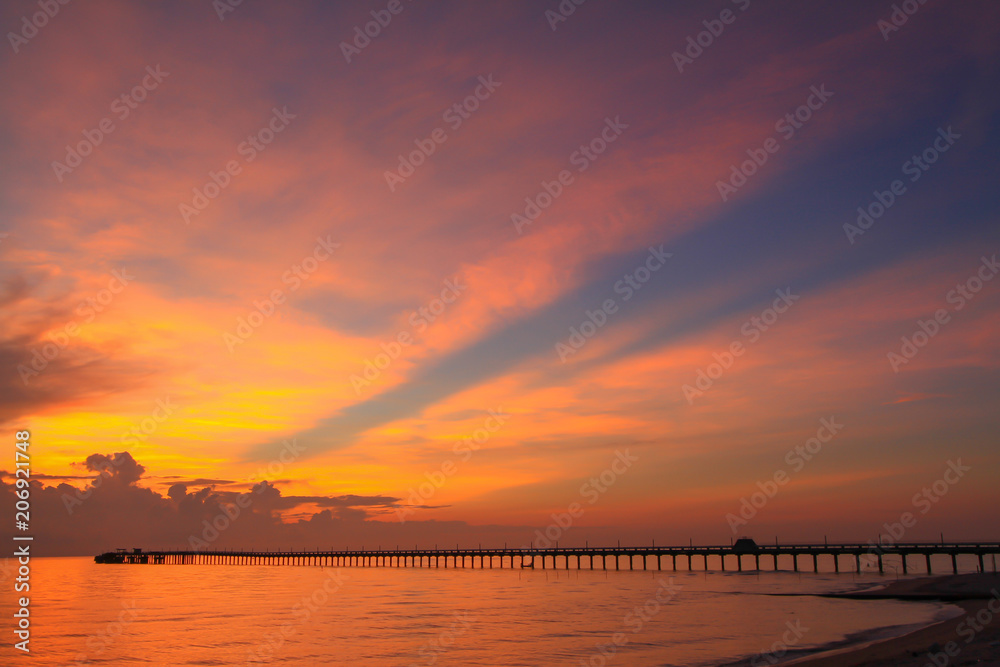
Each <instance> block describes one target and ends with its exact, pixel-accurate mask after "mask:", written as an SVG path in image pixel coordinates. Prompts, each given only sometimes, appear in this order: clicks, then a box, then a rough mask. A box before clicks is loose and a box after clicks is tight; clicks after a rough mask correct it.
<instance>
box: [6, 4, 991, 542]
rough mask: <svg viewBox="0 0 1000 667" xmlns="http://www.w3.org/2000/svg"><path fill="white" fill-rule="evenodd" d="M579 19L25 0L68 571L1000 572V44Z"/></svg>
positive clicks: (825, 14) (51, 457) (54, 438)
mask: <svg viewBox="0 0 1000 667" xmlns="http://www.w3.org/2000/svg"><path fill="white" fill-rule="evenodd" d="M903 4H905V5H907V7H909V8H911V9H913V8H914V7H917V6H918V5H917V3H916V2H915V1H914V2H912V5H913V7H910V4H911V3H903ZM562 6H563V7H575V10H574V11H573V12H572V13H571V14H568V15H563V14H560V13H559V11H560V10H559V7H560V5H559V4H558V3H557V2H556V0H551V1H550V2H543V3H508V2H477V3H465V2H457V1H455V2H433V3H432V2H422V1H418V2H410V1H409V0H400V1H399V2H396V1H393V2H370V3H322V2H296V3H265V2H260V1H259V0H246V1H245V2H243V3H242V4H239V5H235V4H233V5H232V6H231V5H230V4H229V3H228V2H226V0H219V1H218V2H216V3H214V4H213V3H212V2H210V1H209V0H192V1H190V2H182V3H176V2H149V3H128V2H113V1H109V0H108V1H105V0H99V1H97V2H86V3H84V2H71V3H69V4H66V5H59V9H58V13H56V14H55V15H54V16H52V17H51V18H47V19H46V21H45V22H42V23H43V25H42V26H41V27H40V28H34V27H33V26H31V25H29V24H27V23H25V21H29V22H30V18H29V19H25V18H24V17H31V15H32V14H34V13H37V12H39V11H40V10H39V8H38V4H37V3H34V2H27V1H16V2H8V3H4V5H3V8H2V10H0V26H2V27H3V29H4V30H3V32H4V33H5V34H7V33H9V34H8V36H7V40H6V41H7V44H5V45H4V47H3V49H2V53H3V55H2V56H0V80H2V81H3V91H4V92H3V94H2V95H0V114H2V121H3V122H2V123H0V146H2V149H0V151H2V152H0V174H2V180H0V188H2V199H0V258H2V269H0V305H2V312H3V315H2V319H0V358H2V361H3V368H4V372H3V374H2V375H0V378H2V385H0V396H2V401H0V423H2V426H3V428H2V431H3V433H4V437H3V439H4V441H5V442H7V443H9V447H8V451H9V452H12V451H13V443H14V436H13V433H14V432H15V431H16V430H19V429H28V430H30V431H31V433H32V455H33V458H32V471H33V476H34V478H35V480H36V481H37V482H38V485H37V486H36V494H35V503H36V505H35V507H34V509H35V512H36V514H37V516H36V524H37V525H38V527H39V528H38V530H39V534H40V537H39V538H38V539H39V549H40V550H42V551H44V552H47V553H60V554H61V553H67V554H68V553H73V554H77V553H78V554H81V555H86V554H90V553H92V552H95V550H97V551H103V550H106V549H110V548H113V547H119V546H149V547H153V546H182V545H187V544H189V537H190V536H191V535H201V534H202V528H201V527H202V526H203V525H204V524H203V521H205V520H208V521H211V520H212V518H213V517H215V516H217V515H218V514H219V511H220V510H219V503H220V502H222V503H223V504H224V505H225V504H226V503H231V502H235V500H234V499H235V498H236V497H237V494H239V493H242V492H246V491H248V490H250V489H252V488H253V489H255V490H256V491H257V493H256V494H251V496H250V497H252V498H254V499H255V500H254V502H253V504H252V505H251V506H250V507H249V509H247V510H246V512H245V514H246V515H248V516H244V517H243V518H241V519H237V520H235V521H234V522H233V526H232V527H231V528H230V529H228V530H226V531H223V533H222V534H221V535H220V536H219V537H218V539H217V541H215V542H214V545H217V546H224V547H232V546H268V544H267V543H268V542H269V541H271V540H277V539H282V540H287V541H288V542H289V543H293V544H296V545H306V546H316V545H322V546H336V547H342V546H361V542H359V541H363V540H367V541H368V542H367V544H371V546H375V542H378V543H380V544H382V545H386V544H392V545H395V544H396V542H399V541H405V542H406V543H409V544H413V543H421V544H423V545H433V544H434V543H435V542H438V541H441V542H449V543H455V542H465V543H467V544H474V543H476V542H482V543H484V544H486V543H490V544H496V543H502V542H504V541H510V542H512V543H518V544H520V543H527V542H528V541H529V540H531V539H532V535H533V534H535V533H534V531H535V530H536V529H541V530H545V528H546V527H547V526H549V525H550V524H552V523H553V522H554V521H555V519H553V518H552V514H553V513H555V514H557V515H559V513H563V512H566V511H567V508H568V507H569V506H570V505H571V504H572V503H580V504H581V506H582V507H583V512H582V515H581V516H578V517H575V518H574V519H573V527H572V528H571V529H568V530H563V529H562V528H561V529H560V530H559V531H556V532H560V533H561V534H562V536H561V537H560V539H562V540H564V541H565V542H566V543H571V542H575V541H579V542H583V541H584V540H585V539H590V540H591V541H592V543H593V541H595V540H596V541H599V542H609V543H611V542H613V540H616V539H621V540H622V542H623V543H625V542H630V543H648V541H649V540H650V539H656V540H657V542H658V543H660V542H661V541H662V543H664V544H666V543H671V542H674V543H687V542H688V540H689V539H693V540H695V542H699V541H700V542H707V543H728V541H729V540H730V539H731V538H733V537H734V536H739V535H751V536H754V537H756V538H757V539H758V540H759V541H761V540H763V541H773V539H774V537H775V536H778V537H779V538H781V539H783V540H786V541H800V540H801V541H810V540H822V539H823V537H824V535H826V536H829V538H830V539H831V540H833V539H840V540H859V541H867V540H869V539H873V538H876V537H877V535H878V534H879V533H880V532H885V529H884V528H883V524H884V523H885V522H889V523H892V522H894V521H898V520H899V517H900V515H901V514H902V513H904V512H907V511H910V512H913V513H914V514H916V515H918V522H917V525H916V526H914V527H913V528H912V529H910V530H909V531H908V533H907V535H906V538H905V539H907V540H920V539H935V540H937V539H939V533H941V532H943V533H944V534H945V538H946V539H980V538H982V539H987V538H992V539H996V534H995V527H996V525H997V507H998V501H1000V491H998V488H1000V486H998V482H1000V477H998V470H1000V450H998V448H997V432H998V428H1000V409H998V408H1000V373H998V369H1000V345H998V342H997V331H998V330H1000V309H998V306H1000V280H992V278H993V277H994V275H995V274H996V273H997V272H998V271H1000V265H997V264H996V260H997V256H998V253H1000V225H998V221H1000V187H998V184H997V174H998V173H1000V172H998V155H1000V136H998V120H1000V119H998V110H1000V93H998V91H1000V86H998V81H1000V76H998V74H1000V72H998V67H1000V39H998V35H997V32H998V30H997V26H998V25H1000V6H998V5H997V4H995V3H991V2H985V1H983V2H961V3H944V2H929V3H926V4H923V5H919V7H918V8H917V9H916V11H915V12H914V13H912V14H906V13H905V12H903V13H897V14H896V15H895V21H896V23H893V20H894V18H893V14H894V9H893V7H894V5H893V3H891V2H888V1H886V2H875V3H872V2H867V1H865V2H862V1H846V2H845V1H844V0H837V1H833V0H829V1H823V2H813V3H792V2H778V3H765V2H762V1H760V0H752V1H751V0H732V1H730V0H719V1H718V2H714V3H694V2H671V3H662V2H652V1H651V2H624V3H617V2H606V1H601V0H590V1H589V2H586V3H584V4H582V5H579V6H576V5H574V4H572V3H571V2H569V1H568V0H567V1H566V2H563V3H562ZM390 10H394V12H393V11H390ZM547 11H548V12H549V13H548V14H547V13H546V12H547ZM373 12H374V14H373ZM386 17H389V18H386ZM904 19H905V22H904ZM377 21H381V22H382V23H384V25H380V24H379V23H377ZM39 22H41V21H39ZM366 24H370V25H368V27H367V29H368V30H369V31H370V33H374V34H375V36H374V37H368V36H365V35H364V31H365V29H366V27H365V26H366ZM26 26H27V27H26ZM356 28H357V30H356ZM713 31H714V32H717V33H718V34H717V35H716V34H712V33H713ZM699 33H702V34H701V35H699ZM11 35H14V37H11ZM358 35H361V37H359V36H358ZM689 37H690V38H691V40H690V41H689V39H688V38H689ZM699 40H701V42H700V45H699ZM705 44H707V46H706V45H705ZM789 114H790V115H789ZM796 114H798V116H797V117H796ZM428 153H429V154H428ZM411 156H412V157H411ZM755 158H756V160H757V162H753V160H754V159H755ZM914 158H916V161H914ZM748 161H749V162H748ZM746 174H749V175H746ZM894 181H898V183H896V185H895V186H894V185H893V183H894ZM894 187H895V192H893V189H894ZM890 201H891V203H890ZM859 207H861V208H862V213H865V214H866V215H867V216H870V217H865V216H862V217H861V219H860V221H859ZM588 313H589V315H588ZM935 318H937V319H935ZM921 322H923V325H921ZM585 323H586V324H585ZM922 326H923V328H921V327H922ZM925 331H926V332H933V334H934V335H933V336H931V335H927V334H925V333H924V332H925ZM904 338H905V339H906V341H907V342H904V340H903V339H904ZM911 342H912V344H913V347H912V348H911V347H909V345H910V344H911ZM734 344H735V350H736V351H737V352H738V354H736V355H732V356H729V355H731V354H732V350H733V349H734ZM713 364H718V365H716V366H713ZM723 366H727V367H726V368H723ZM710 376H714V377H710ZM821 420H826V421H825V422H824V421H821ZM831 420H832V423H834V424H837V425H842V427H841V426H837V427H836V428H834V429H833V430H834V431H836V432H835V433H831V432H830V429H829V428H828V427H826V426H823V425H824V424H827V425H828V424H830V423H831ZM477 429H478V431H477ZM821 429H824V430H821ZM818 431H819V433H820V435H821V436H822V437H823V439H824V440H826V442H823V443H820V442H819V441H818V440H817V441H813V443H812V444H811V445H807V441H808V440H809V439H810V438H814V437H817V433H818ZM831 436H832V437H831ZM470 438H472V439H473V440H472V441H471V442H470V440H469V439H470ZM476 438H478V440H479V442H478V443H477V442H476V441H475V439H476ZM820 444H821V447H818V445H820ZM810 446H811V447H812V448H813V450H814V451H813V453H809V452H808V449H807V450H806V455H807V456H808V457H809V458H808V460H807V459H806V458H804V457H803V456H802V448H803V447H810ZM797 447H798V448H799V452H798V453H795V450H796V448H797ZM790 451H791V452H793V453H792V454H788V452H790ZM113 455H114V456H116V457H117V458H114V459H108V458H107V457H112V456H113ZM12 459H13V455H12V454H10V455H9V456H7V458H6V459H5V460H7V461H11V462H12ZM109 460H113V461H115V462H117V463H118V465H113V464H112V465H110V468H108V470H110V473H109V474H110V478H101V479H100V481H99V482H97V488H94V487H93V486H92V485H93V484H94V483H95V481H94V480H95V477H96V476H97V474H98V472H99V471H100V470H101V466H102V462H104V463H107V462H108V461H109ZM616 460H617V461H619V463H617V464H615V461H616ZM959 460H960V463H957V462H959ZM949 462H951V463H953V464H956V465H958V466H960V467H961V469H962V473H961V476H960V477H956V475H957V473H954V472H952V473H949V474H948V475H947V480H948V481H947V482H945V483H944V485H943V486H942V485H941V484H939V485H938V487H937V490H938V492H937V494H935V493H934V492H933V490H932V492H931V495H932V496H933V502H931V501H930V500H929V499H927V496H920V494H921V493H923V489H925V488H929V489H933V488H934V487H933V484H934V483H935V482H936V481H938V480H942V479H945V478H946V477H945V473H946V471H947V470H949V467H950V463H949ZM613 464H614V465H613ZM965 468H968V469H967V470H966V469H965ZM0 470H8V472H7V473H5V474H4V483H3V486H2V487H0V489H2V491H3V493H2V495H3V497H4V498H5V499H10V498H12V487H11V482H12V475H11V473H10V472H9V471H11V470H13V467H12V463H10V464H0ZM609 470H610V471H612V472H610V473H609V472H608V471H609ZM952 470H954V467H952ZM602 473H604V477H603V479H604V483H601V482H600V481H598V482H597V483H594V482H590V481H588V480H591V479H597V480H601V479H602V477H601V476H602ZM776 473H777V474H779V477H781V476H782V474H783V475H786V476H787V477H782V479H784V480H785V483H782V484H781V485H780V486H777V491H776V493H774V494H773V495H774V497H773V498H769V499H767V501H766V503H764V504H763V506H762V507H761V508H759V510H757V512H756V514H755V515H754V516H752V517H750V518H747V520H746V525H741V526H739V527H738V529H737V530H734V529H733V528H732V526H731V524H732V521H731V519H727V514H732V515H738V513H739V512H740V509H741V500H742V499H743V498H750V496H751V494H753V493H755V492H758V491H761V488H762V487H769V481H771V480H774V479H775V475H776ZM608 480H612V481H613V484H610V485H607V481H608ZM262 482H266V483H264V484H262ZM435 482H436V483H435ZM758 482H759V483H760V484H758ZM255 484H256V485H257V486H254V485H255ZM422 484H423V485H424V486H423V487H422V488H423V490H424V491H421V485H422ZM942 488H944V489H945V490H946V493H943V494H942V493H940V490H941V489H942ZM74 489H80V490H83V493H82V494H81V496H74V495H73V494H74V493H75V490H74ZM427 491H430V492H429V493H428V492H427ZM761 492H762V493H763V491H761ZM69 497H77V499H78V500H79V501H80V502H77V503H74V502H68V501H67V500H66V499H67V498H69ZM81 497H82V499H81ZM921 498H923V500H921ZM592 499H593V502H591V500H592ZM4 502H5V504H4V507H5V508H9V507H13V500H10V502H7V500H5V501H4ZM924 507H926V508H927V511H926V512H924V511H923V508H924ZM4 511H5V512H6V511H8V510H7V509H5V510H4ZM744 518H746V517H744ZM401 519H402V520H401ZM241 522H242V524H241ZM8 523H9V522H8ZM9 530H10V528H9V527H8V525H7V524H5V525H4V527H3V531H9ZM4 534H7V533H6V532H5V533H4ZM394 540H395V541H394ZM43 545H44V546H43Z"/></svg>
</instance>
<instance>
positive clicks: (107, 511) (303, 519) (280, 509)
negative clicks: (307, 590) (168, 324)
mask: <svg viewBox="0 0 1000 667" xmlns="http://www.w3.org/2000/svg"><path fill="white" fill-rule="evenodd" d="M76 465H77V466H78V467H82V468H84V469H86V470H87V471H89V472H91V473H93V475H91V476H88V477H86V479H87V480H88V482H87V484H86V485H85V486H83V487H79V488H78V487H77V486H73V485H70V484H68V483H65V482H62V483H59V484H56V485H53V486H47V485H46V484H44V483H43V482H41V481H39V480H37V479H35V480H32V482H31V507H32V509H31V512H32V532H33V535H34V537H35V542H34V545H35V553H36V554H37V555H40V556H90V555H96V554H98V553H103V552H105V551H109V550H112V549H115V548H119V547H125V548H130V547H133V546H135V547H143V548H146V549H156V548H161V549H166V548H173V549H191V548H201V549H216V548H218V549H240V548H247V549H250V548H253V549H306V548H310V549H315V548H319V547H321V548H338V549H340V548H348V547H353V548H360V547H362V546H366V545H367V546H370V547H373V546H379V545H381V546H383V547H389V546H390V545H392V546H395V545H398V544H406V545H416V544H420V545H421V546H434V544H432V543H427V542H426V540H428V539H432V540H435V541H440V542H441V543H442V544H452V543H459V542H462V543H464V544H472V543H473V541H482V540H484V539H488V540H490V541H491V542H492V543H494V544H498V543H499V544H502V543H503V541H504V540H509V541H510V542H511V544H512V545H513V544H514V543H515V542H516V541H517V540H521V541H524V536H525V535H527V534H528V529H527V528H525V527H520V528H518V527H500V526H472V525H469V524H467V523H465V522H459V521H452V522H447V521H408V522H406V523H399V522H397V521H396V520H395V519H394V518H389V519H388V520H385V521H381V520H379V518H380V517H389V516H390V513H391V512H392V510H393V508H394V507H395V506H396V504H397V503H399V502H400V499H399V498H396V497H392V496H387V495H370V496H367V495H357V494H345V495H339V496H295V495H284V494H283V493H282V491H281V490H280V489H279V488H277V487H276V486H275V485H274V484H273V483H272V482H269V481H262V482H258V483H257V484H255V485H253V486H252V487H250V488H248V489H246V490H244V491H234V490H220V489H218V488H216V486H215V485H214V484H208V485H205V486H201V485H200V484H198V483H199V482H214V481H216V480H198V479H195V480H190V481H179V482H175V483H173V484H171V485H170V486H169V488H168V489H167V491H166V493H165V494H161V493H158V492H156V491H154V490H152V489H150V488H147V487H145V486H143V483H144V482H146V481H147V479H150V478H146V477H145V472H146V467H145V466H143V465H142V464H141V463H139V462H138V461H136V460H135V459H134V458H133V457H132V455H131V454H129V453H128V452H114V453H111V454H101V453H94V454H91V455H90V456H88V457H87V458H86V459H85V460H84V461H83V462H81V463H78V464H76ZM223 481H224V480H223ZM199 487H200V488H199ZM14 490H15V488H14V484H13V483H12V479H11V475H10V474H9V473H8V474H4V475H2V476H0V502H2V503H3V506H5V507H13V506H14V502H15V496H14ZM393 516H394V515H393ZM7 530H9V528H8V529H7ZM430 535H433V537H428V536H430ZM5 538H6V539H9V537H8V536H5Z"/></svg>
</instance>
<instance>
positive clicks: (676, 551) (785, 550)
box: [94, 538, 1000, 574]
mask: <svg viewBox="0 0 1000 667" xmlns="http://www.w3.org/2000/svg"><path fill="white" fill-rule="evenodd" d="M997 554H1000V542H948V543H946V542H940V543H933V542H909V543H897V544H883V545H878V544H872V543H869V544H773V545H761V544H757V543H755V542H754V541H753V540H750V539H747V538H741V539H739V540H737V541H736V543H735V544H732V545H728V546H694V545H689V546H670V547H664V546H660V547H658V546H644V547H642V546H640V547H622V546H616V547H591V546H585V547H559V546H555V547H550V548H544V549H542V548H537V547H534V548H533V547H521V548H506V547H505V548H502V549H489V548H486V549H484V548H482V547H478V548H471V549H463V548H459V547H456V548H454V549H400V548H396V549H382V548H378V549H373V550H365V549H361V550H356V551H350V550H339V551H338V550H329V551H325V550H324V551H321V550H303V551H292V550H288V551H269V550H256V551H255V550H207V549H206V550H186V551H185V550H165V551H143V550H142V549H132V550H131V551H129V550H126V549H117V550H116V551H110V552H106V553H103V554H100V555H99V556H95V557H94V561H95V562H97V563H118V564H154V565H164V564H166V565H188V564H200V565H314V566H315V565H319V566H327V567H419V568H422V567H445V568H447V567H449V561H450V563H451V565H450V567H452V568H466V567H471V568H475V567H476V564H477V562H478V567H479V568H480V569H492V568H494V567H498V568H504V567H508V568H517V567H520V568H539V569H543V570H544V569H564V570H569V569H570V568H571V566H573V565H575V567H574V568H573V569H578V570H581V569H591V570H594V569H597V568H596V567H595V561H599V563H600V569H602V570H608V569H615V570H621V569H628V570H635V569H642V570H646V569H654V570H662V569H664V568H663V565H664V561H665V559H666V558H669V559H670V560H669V564H670V569H672V570H676V569H677V559H678V558H681V559H684V560H682V561H681V563H682V564H685V565H687V570H695V569H696V566H697V565H698V564H699V561H700V562H701V565H702V567H701V568H698V569H703V570H706V571H707V570H709V569H711V565H713V564H714V563H717V564H718V569H719V570H720V571H723V572H725V571H726V559H727V558H728V559H729V560H730V562H731V566H730V568H729V569H730V571H738V572H742V571H744V569H745V566H750V565H752V568H750V567H746V569H753V570H760V569H761V562H762V561H761V559H762V558H763V559H764V561H763V562H764V565H765V566H766V565H768V561H770V565H771V569H773V570H778V566H779V564H780V561H779V557H788V558H790V559H791V563H790V564H791V566H792V569H793V570H794V571H795V572H799V571H800V561H801V559H802V558H805V559H806V564H807V565H808V564H809V559H810V558H811V559H812V563H811V565H812V568H811V569H812V571H813V572H819V562H820V560H819V559H820V556H824V557H830V558H832V559H833V566H834V572H840V571H841V561H843V560H844V559H845V558H846V559H848V563H849V565H850V566H851V567H849V568H848V569H846V570H844V571H850V570H851V569H854V570H855V571H856V572H859V573H860V572H861V570H862V565H861V561H862V558H864V557H868V558H874V559H875V560H876V561H877V564H878V571H879V573H883V572H884V568H885V567H886V563H885V562H884V557H885V556H890V555H892V556H899V557H900V559H901V561H902V568H903V574H907V573H908V571H909V567H908V560H907V559H908V558H909V557H913V556H916V557H918V558H919V557H921V556H922V557H923V560H924V563H925V567H926V571H927V573H928V574H932V573H933V568H932V563H931V557H932V556H945V557H950V559H951V569H952V571H953V572H954V573H956V574H957V573H958V556H975V557H977V558H978V561H979V571H980V572H984V571H985V569H984V567H985V562H984V557H986V556H994V557H995V556H996V555H997ZM710 559H711V560H710ZM623 560H624V561H625V564H626V566H627V567H626V568H623V567H622V561H623ZM637 561H638V565H639V567H638V568H637V567H636V565H637ZM467 563H468V564H467ZM585 563H586V565H587V566H589V568H588V567H585ZM609 563H610V567H609ZM560 565H561V567H560ZM994 568H995V559H994Z"/></svg>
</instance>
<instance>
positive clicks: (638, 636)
mask: <svg viewBox="0 0 1000 667" xmlns="http://www.w3.org/2000/svg"><path fill="white" fill-rule="evenodd" d="M31 577H32V580H31V589H32V590H31V595H32V603H31V610H32V630H33V632H32V640H31V649H32V652H31V656H30V658H28V659H25V656H23V654H21V653H20V652H17V651H15V650H14V649H13V648H12V641H11V637H12V633H11V629H12V624H11V614H12V611H13V604H14V600H13V595H12V594H11V593H10V588H11V586H10V581H9V580H8V581H7V582H5V583H4V593H3V596H2V597H0V617H2V618H4V619H6V620H5V621H4V626H5V627H4V628H3V633H4V641H3V646H2V648H0V664H36V665H76V664H92V665H246V664H278V665H290V664H294V665H347V664H352V665H354V664H362V665H432V664H434V665H543V664H544V665H581V664H587V665H605V664H607V665H616V664H617V665H717V664H720V663H722V662H725V661H726V660H732V659H736V658H739V657H741V656H748V655H752V654H755V653H758V652H760V651H765V650H768V649H770V648H771V647H772V645H773V644H774V642H776V641H782V635H784V636H785V638H786V639H788V640H790V641H791V643H793V644H794V645H795V648H809V647H816V646H820V645H824V644H827V643H828V642H832V641H836V640H838V639H841V638H843V637H844V636H845V635H848V634H850V633H855V632H858V631H862V630H867V629H871V628H875V627H884V626H913V625H915V624H921V623H925V622H928V621H929V620H931V619H932V618H934V617H935V615H937V614H941V613H942V611H943V609H942V607H941V606H936V605H931V604H914V603H901V602H893V601H865V602H860V601H850V600H832V599H824V598H816V597H809V596H807V597H775V596H771V595H766V594H768V593H783V592H787V593H803V592H825V591H833V590H845V589H850V588H857V587H868V586H872V585H875V584H879V583H884V582H885V581H887V580H889V578H885V579H882V578H878V577H876V576H870V575H869V576H860V577H855V576H854V575H851V574H842V575H839V576H838V575H833V574H818V575H817V574H812V573H808V574H807V573H803V574H793V573H786V572H779V573H773V572H763V573H760V574H759V575H758V574H755V573H743V574H737V573H708V574H706V573H703V572H677V573H672V572H669V571H664V572H640V571H636V572H626V571H623V572H607V573H605V572H600V571H596V572H591V571H579V572H578V571H575V570H570V571H562V570H560V571H553V570H548V571H541V570H534V571H531V570H499V569H494V570H489V569H486V570H479V569H464V570H463V569H457V570H456V569H396V568H379V569H376V568H341V569H339V570H338V569H335V568H319V567H289V566H281V567H275V566H270V567H268V566H238V567H237V566H219V565H215V566H213V565H156V566H154V565H96V564H95V563H94V562H93V560H92V559H90V558H40V559H34V560H33V561H32V575H31ZM671 577H673V586H672V588H671V583H670V582H671V580H670V578H671ZM790 628H792V629H790ZM777 648H778V649H780V648H781V646H780V644H779V645H778V647H777ZM775 657H777V656H775ZM786 657H787V656H786ZM764 664H767V663H766V662H765V663H764Z"/></svg>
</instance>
